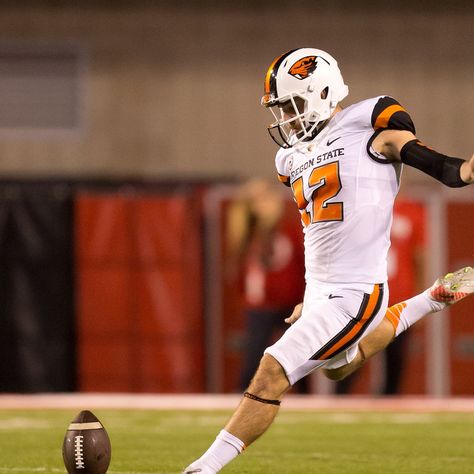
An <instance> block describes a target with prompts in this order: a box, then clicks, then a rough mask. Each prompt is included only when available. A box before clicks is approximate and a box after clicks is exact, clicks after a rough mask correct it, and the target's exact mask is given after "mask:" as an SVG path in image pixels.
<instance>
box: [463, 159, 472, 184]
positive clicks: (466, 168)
mask: <svg viewBox="0 0 474 474" xmlns="http://www.w3.org/2000/svg"><path fill="white" fill-rule="evenodd" d="M461 179H462V180H463V181H464V182H465V183H474V155H472V156H471V159H469V160H467V161H465V162H464V163H463V164H462V166H461Z"/></svg>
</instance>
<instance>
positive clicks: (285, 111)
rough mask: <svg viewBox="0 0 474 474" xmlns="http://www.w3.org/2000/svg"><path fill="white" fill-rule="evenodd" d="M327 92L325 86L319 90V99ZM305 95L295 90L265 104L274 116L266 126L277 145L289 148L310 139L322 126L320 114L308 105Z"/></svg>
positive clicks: (323, 97) (324, 96) (325, 95)
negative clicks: (271, 121)
mask: <svg viewBox="0 0 474 474" xmlns="http://www.w3.org/2000/svg"><path fill="white" fill-rule="evenodd" d="M327 94H328V88H327V87H326V88H325V89H324V91H322V92H321V99H323V100H324V99H326V97H327ZM306 97H307V95H306V94H304V93H298V92H296V93H293V94H290V95H288V96H286V97H281V98H279V100H277V101H275V104H274V105H267V106H266V107H267V108H268V109H269V110H270V112H271V113H272V114H273V116H274V118H275V121H274V122H273V123H272V124H270V125H269V126H268V133H269V134H270V136H271V137H272V139H273V141H274V142H275V143H276V144H277V145H278V146H280V147H282V148H291V147H292V146H294V145H296V144H297V143H299V142H303V141H307V140H311V139H313V138H314V137H315V136H316V135H317V134H318V132H319V131H320V130H321V128H322V127H323V126H324V124H325V121H324V120H323V121H322V120H321V119H320V117H321V114H319V113H318V112H317V111H316V110H314V108H313V109H312V108H311V107H310V106H309V101H308V99H307V98H306ZM262 102H263V100H262ZM263 105H265V104H263Z"/></svg>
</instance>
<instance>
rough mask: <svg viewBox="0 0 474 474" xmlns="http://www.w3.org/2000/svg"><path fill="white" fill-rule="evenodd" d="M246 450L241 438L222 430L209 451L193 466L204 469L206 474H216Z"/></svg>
mask: <svg viewBox="0 0 474 474" xmlns="http://www.w3.org/2000/svg"><path fill="white" fill-rule="evenodd" d="M244 448H245V445H244V443H243V442H242V441H240V439H239V438H236V437H235V436H234V435H232V434H230V433H229V432H228V431H226V430H222V431H221V432H220V433H219V434H218V435H217V437H216V440H215V441H214V442H213V443H212V444H211V446H210V447H209V449H208V450H207V451H206V452H205V453H204V454H203V455H202V456H201V457H200V458H199V459H198V460H197V461H194V462H193V463H192V464H191V466H192V467H196V468H201V469H203V470H204V471H203V472H204V474H215V473H216V472H219V471H220V470H221V469H222V468H223V467H224V466H225V465H226V464H228V463H230V461H232V459H234V458H235V457H237V456H238V455H239V454H240V453H241V452H242V451H243V450H244Z"/></svg>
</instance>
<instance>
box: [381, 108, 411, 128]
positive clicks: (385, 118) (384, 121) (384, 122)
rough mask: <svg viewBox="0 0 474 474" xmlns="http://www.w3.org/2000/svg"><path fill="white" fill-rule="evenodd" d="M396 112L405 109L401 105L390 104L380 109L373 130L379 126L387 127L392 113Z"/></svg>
mask: <svg viewBox="0 0 474 474" xmlns="http://www.w3.org/2000/svg"><path fill="white" fill-rule="evenodd" d="M396 112H406V110H405V109H404V108H403V107H402V106H401V105H390V106H389V107H387V108H386V109H384V110H382V112H380V114H379V115H378V117H377V120H376V121H375V124H374V130H377V129H379V128H387V126H388V122H389V121H390V119H391V118H392V115H393V114H394V113H396Z"/></svg>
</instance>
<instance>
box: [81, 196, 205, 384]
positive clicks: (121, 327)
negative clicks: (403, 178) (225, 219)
mask: <svg viewBox="0 0 474 474" xmlns="http://www.w3.org/2000/svg"><path fill="white" fill-rule="evenodd" d="M75 229H76V231H75V232H76V260H77V261H76V264H77V269H78V273H77V276H76V285H77V292H76V293H77V295H78V296H77V298H78V300H77V311H78V323H77V324H78V328H77V329H78V331H77V333H78V375H79V381H78V382H79V383H78V385H79V389H80V390H83V391H103V392H104V391H105V392H113V391H121V392H193V391H202V390H203V389H204V368H203V330H204V329H203V320H202V297H201V293H202V291H201V286H202V274H201V272H202V268H201V267H202V266H201V232H200V212H199V208H198V204H197V201H196V199H195V198H194V197H193V195H187V194H186V195H173V196H168V197H165V196H148V195H131V196H129V195H118V194H93V193H82V194H80V195H79V196H78V198H77V201H76V225H75Z"/></svg>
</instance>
